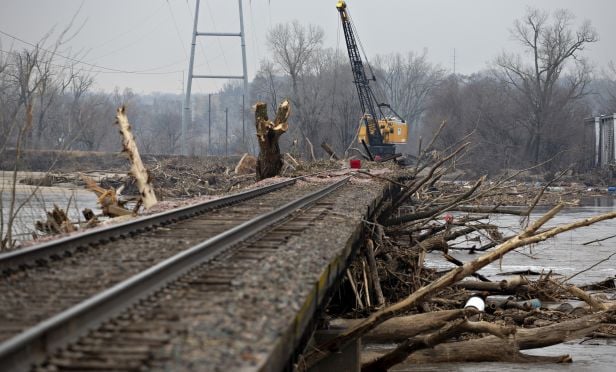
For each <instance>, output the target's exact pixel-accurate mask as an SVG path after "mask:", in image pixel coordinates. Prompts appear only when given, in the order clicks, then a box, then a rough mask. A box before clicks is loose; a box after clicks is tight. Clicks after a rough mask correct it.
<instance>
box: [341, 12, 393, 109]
mask: <svg viewBox="0 0 616 372" xmlns="http://www.w3.org/2000/svg"><path fill="white" fill-rule="evenodd" d="M346 11H347V15H348V16H349V23H350V24H351V27H352V28H353V32H354V33H355V39H357V43H358V44H359V48H360V50H361V53H362V54H363V55H364V59H365V61H366V65H367V66H368V70H370V75H372V79H371V80H372V81H374V85H376V87H377V89H380V87H379V84H378V83H377V81H376V75H375V73H374V70H373V69H372V65H371V64H370V60H369V59H368V54H367V53H366V50H365V49H364V44H363V43H362V42H361V39H360V38H359V33H358V32H357V28H356V27H355V22H354V21H353V18H352V17H351V13H350V11H349V9H348V8H347V10H346ZM368 91H369V92H370V93H371V94H372V99H373V100H374V102H375V103H376V109H377V110H379V112H380V113H381V116H382V117H383V118H384V117H385V114H384V113H383V110H381V106H379V100H378V99H377V97H376V94H375V93H374V92H373V91H372V89H369V90H368ZM381 93H384V92H383V91H382V90H381ZM383 96H384V97H385V95H384V94H383ZM375 120H376V118H375Z"/></svg>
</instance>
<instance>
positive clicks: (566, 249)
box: [392, 196, 616, 372]
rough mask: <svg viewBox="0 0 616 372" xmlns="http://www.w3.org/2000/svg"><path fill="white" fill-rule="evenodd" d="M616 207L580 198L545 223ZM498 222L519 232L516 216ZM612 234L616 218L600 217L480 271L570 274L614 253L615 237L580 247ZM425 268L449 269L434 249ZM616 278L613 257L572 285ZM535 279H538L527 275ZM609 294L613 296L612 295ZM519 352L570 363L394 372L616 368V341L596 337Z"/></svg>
mask: <svg viewBox="0 0 616 372" xmlns="http://www.w3.org/2000/svg"><path fill="white" fill-rule="evenodd" d="M614 210H616V196H615V197H601V198H592V199H587V200H583V201H582V206H580V207H574V208H568V209H565V210H563V211H562V212H561V213H560V214H559V215H557V216H556V217H555V218H554V219H553V220H552V221H551V222H550V223H549V225H546V226H553V225H557V224H566V223H570V222H573V221H576V220H579V219H583V218H586V217H590V216H594V215H597V214H601V213H605V212H610V211H614ZM541 212H542V211H541V210H539V211H537V213H534V214H533V216H532V217H534V218H537V217H539V216H541V214H542V213H541ZM491 221H492V222H494V223H495V224H497V225H500V226H503V227H505V228H506V229H505V231H503V234H505V235H507V230H510V231H509V233H514V232H517V231H519V230H520V218H519V217H517V216H511V215H498V216H495V217H494V218H493V219H492V220H491ZM615 234H616V220H608V221H603V222H601V223H597V224H595V225H592V226H588V227H584V228H580V229H577V230H574V231H570V232H566V233H563V234H562V235H560V236H558V237H556V238H554V239H551V240H548V241H546V242H543V243H540V244H537V245H535V246H532V247H525V248H521V249H518V252H519V253H516V252H511V253H508V254H507V255H505V256H504V257H503V259H502V261H501V262H494V263H492V264H490V265H489V266H487V267H485V268H484V269H482V270H480V273H481V274H483V275H485V276H487V277H488V278H490V279H494V280H499V279H503V278H504V277H503V276H498V274H499V273H506V272H512V271H519V270H527V269H530V270H533V271H537V272H542V271H543V272H546V273H547V272H548V271H549V270H552V271H553V272H554V273H556V274H561V275H564V276H567V277H568V276H571V275H573V274H575V273H578V272H580V271H582V270H584V269H587V268H589V267H590V266H592V265H594V264H596V263H597V262H599V261H601V260H603V259H606V258H607V257H609V256H610V255H611V254H613V253H615V252H616V238H612V239H608V240H605V241H602V242H597V243H592V244H588V245H583V243H585V242H590V241H593V240H596V239H601V238H604V237H608V236H611V235H615ZM459 243H460V246H468V247H470V246H472V245H473V244H477V243H476V242H459ZM450 253H451V254H452V255H453V256H455V257H456V258H458V259H460V260H461V261H469V260H472V259H474V258H476V257H477V256H476V255H469V254H468V253H466V252H463V251H457V252H456V251H450ZM427 263H428V265H429V266H432V267H439V268H443V269H444V268H447V267H451V266H450V264H449V263H448V262H446V261H443V260H442V259H440V257H439V254H438V253H432V254H430V255H429V257H428V261H427ZM614 276H616V256H614V257H612V258H611V259H610V260H607V261H605V262H603V263H601V264H599V265H597V266H596V267H594V268H592V269H590V270H588V271H586V272H584V273H581V274H579V275H578V276H575V277H574V278H572V279H571V283H574V284H590V283H594V282H598V281H601V280H604V279H606V278H608V277H614ZM531 278H536V277H531ZM612 296H614V295H613V294H612ZM522 352H523V353H527V354H534V355H563V354H569V355H570V356H571V357H572V359H573V363H571V364H536V363H535V364H517V363H452V364H434V365H422V366H417V365H399V366H397V367H395V368H393V369H392V371H465V372H466V371H468V372H470V371H520V370H529V371H615V370H616V340H614V339H611V340H610V339H594V340H584V339H580V340H575V341H570V342H566V343H563V344H560V345H555V346H550V347H546V348H540V349H533V350H523V351H522Z"/></svg>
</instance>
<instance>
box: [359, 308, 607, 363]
mask: <svg viewBox="0 0 616 372" xmlns="http://www.w3.org/2000/svg"><path fill="white" fill-rule="evenodd" d="M441 313H443V315H444V312H441ZM422 315H423V314H422ZM613 317H614V314H613V312H601V313H595V314H590V315H587V316H584V317H581V318H578V319H573V320H567V321H564V322H561V323H557V324H553V325H549V326H545V327H538V328H518V329H517V330H516V334H515V338H513V339H511V338H509V339H503V338H500V337H497V336H486V337H482V338H478V339H472V340H466V341H460V342H449V343H442V344H439V345H436V346H434V348H432V349H424V350H418V351H416V352H415V353H413V354H411V355H410V356H409V357H408V358H407V359H406V362H408V363H414V364H422V363H454V362H488V361H495V362H496V361H498V362H507V361H511V362H524V361H533V360H532V358H526V356H525V355H523V354H517V353H515V354H509V353H507V352H506V351H508V350H515V349H519V350H528V349H536V348H541V347H546V346H551V345H556V344H560V343H562V342H566V341H570V340H575V339H578V338H580V337H584V336H586V335H588V334H590V333H592V331H594V330H595V329H597V328H598V327H599V326H600V325H601V324H602V323H605V322H609V321H610V318H613ZM389 322H392V323H390V324H395V322H396V321H394V319H391V320H389ZM385 324H386V323H383V324H382V325H381V326H383V327H384V328H383V330H385V329H387V327H386V326H385ZM381 326H379V327H381ZM379 327H377V328H376V329H375V330H374V331H376V330H377V329H378V328H379ZM416 335H417V333H416V332H415V330H414V329H411V328H408V331H407V332H405V331H404V330H397V331H396V332H395V333H392V336H394V338H395V339H397V340H402V339H403V337H404V336H406V337H408V338H410V337H415V336H416ZM380 337H382V338H384V337H385V335H384V334H383V333H381V335H380ZM390 340H392V338H390ZM381 355H383V353H382V352H380V353H377V352H365V353H362V361H364V362H369V361H372V360H374V359H375V358H377V357H379V356H381Z"/></svg>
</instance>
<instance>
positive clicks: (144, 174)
mask: <svg viewBox="0 0 616 372" xmlns="http://www.w3.org/2000/svg"><path fill="white" fill-rule="evenodd" d="M116 124H118V125H119V126H120V134H121V135H122V147H123V150H122V151H123V152H125V153H126V154H128V158H129V159H130V164H131V167H130V168H131V170H130V173H131V175H132V176H133V177H134V178H135V180H136V181H137V188H138V189H139V195H140V196H141V201H142V202H143V207H144V208H145V209H148V208H150V207H152V206H153V205H154V204H156V203H157V202H158V201H157V200H156V194H154V187H153V186H152V180H151V179H150V175H149V174H148V170H147V169H146V168H145V166H144V165H143V162H142V161H141V156H140V155H139V150H138V149H137V143H136V142H135V137H134V136H133V132H132V131H131V127H130V123H129V122H128V117H127V116H126V109H125V108H124V106H122V107H120V108H119V109H118V110H117V112H116Z"/></svg>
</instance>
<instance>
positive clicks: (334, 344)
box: [306, 205, 616, 365]
mask: <svg viewBox="0 0 616 372" xmlns="http://www.w3.org/2000/svg"><path fill="white" fill-rule="evenodd" d="M560 209H562V205H558V206H556V207H555V208H553V209H552V210H550V211H549V212H547V213H546V214H545V215H544V216H543V217H541V218H540V219H539V220H537V221H535V223H533V224H532V225H531V226H530V227H529V228H527V229H526V230H524V231H523V232H522V233H521V234H519V235H517V236H515V237H513V238H512V239H509V240H507V241H506V242H504V243H502V244H500V245H498V246H497V247H496V249H495V250H494V251H492V252H489V253H486V254H484V255H482V256H480V257H478V258H477V259H475V260H473V261H469V262H467V263H466V264H464V266H462V267H457V268H454V269H452V270H451V271H450V272H449V273H447V274H445V275H444V276H442V277H440V278H439V279H437V280H435V281H433V282H432V283H430V284H428V285H426V286H424V287H421V288H420V289H418V290H417V291H415V292H413V293H412V294H410V295H409V296H408V297H407V298H405V299H404V300H402V301H399V302H397V303H395V304H393V305H390V306H388V307H386V308H384V309H382V310H380V311H377V312H375V313H373V314H371V315H370V316H369V317H368V318H366V319H365V320H364V321H363V322H361V323H360V324H358V325H357V326H355V327H353V328H351V329H349V330H347V331H346V332H344V333H343V334H341V335H340V336H338V337H336V338H333V339H331V340H329V341H327V342H324V343H322V344H321V345H318V346H317V348H316V350H315V351H312V352H310V353H308V354H307V355H306V360H307V361H308V363H309V365H313V364H314V363H316V362H317V361H318V360H320V359H322V358H323V357H325V356H326V355H328V354H330V353H331V352H332V351H335V350H338V348H340V347H341V346H344V345H347V344H348V343H349V342H351V341H352V340H355V339H356V338H357V337H361V336H362V335H363V334H365V333H366V332H368V331H369V330H371V329H373V328H374V327H376V326H377V325H378V324H380V323H382V322H383V321H385V320H387V319H390V318H392V317H393V316H395V314H397V313H399V312H401V311H404V310H408V309H410V308H411V307H413V306H415V305H416V304H417V303H419V301H421V300H422V299H424V298H425V297H426V296H427V295H429V294H431V293H434V292H435V291H437V290H440V289H442V288H444V287H446V286H449V285H451V284H453V283H456V282H458V281H460V280H462V279H464V278H465V277H467V276H469V275H470V274H471V273H474V272H476V271H477V270H479V269H481V268H483V267H485V266H487V265H488V264H490V263H492V262H494V261H496V260H498V259H500V258H501V257H502V256H503V255H504V254H506V253H508V252H510V251H512V250H514V249H516V248H518V247H522V246H525V245H528V244H533V243H538V242H541V241H544V240H546V239H549V238H551V237H554V236H556V235H558V234H561V233H563V232H566V231H569V230H572V229H575V228H578V227H582V226H588V225H591V224H593V223H596V222H600V221H604V220H608V219H613V218H616V211H615V212H610V213H605V214H601V215H598V216H595V217H590V218H586V219H583V220H579V221H575V222H573V223H570V224H566V225H561V226H557V227H554V228H551V229H547V230H546V231H544V232H541V233H537V234H535V235H533V234H534V233H536V232H537V230H538V229H539V228H540V227H541V226H542V225H543V224H545V223H546V222H547V221H548V220H550V219H551V218H552V217H554V215H555V214H556V213H557V212H558V211H559V210H560Z"/></svg>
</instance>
